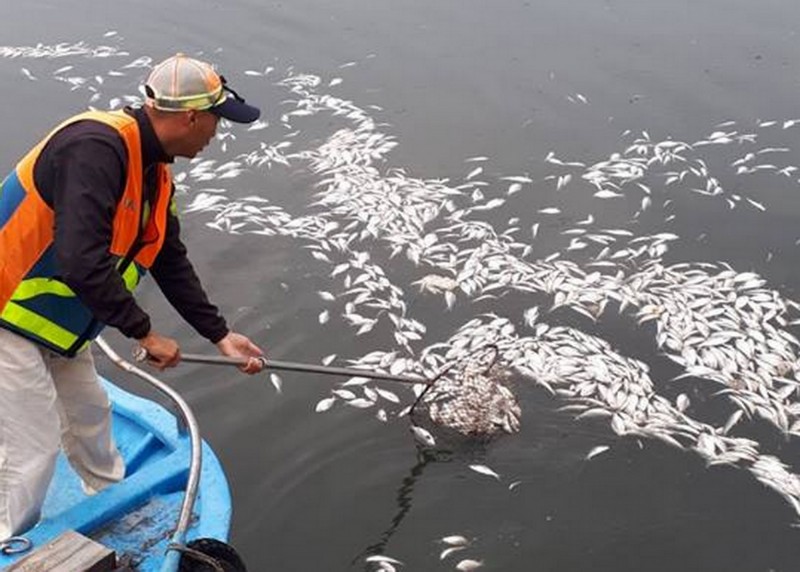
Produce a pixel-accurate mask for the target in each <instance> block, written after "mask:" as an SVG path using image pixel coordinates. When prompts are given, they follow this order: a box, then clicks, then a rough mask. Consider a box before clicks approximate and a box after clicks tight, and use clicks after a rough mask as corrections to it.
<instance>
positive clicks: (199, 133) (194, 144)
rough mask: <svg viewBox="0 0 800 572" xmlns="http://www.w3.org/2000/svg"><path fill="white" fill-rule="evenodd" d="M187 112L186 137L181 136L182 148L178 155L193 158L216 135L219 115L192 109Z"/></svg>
mask: <svg viewBox="0 0 800 572" xmlns="http://www.w3.org/2000/svg"><path fill="white" fill-rule="evenodd" d="M186 113H187V114H188V116H187V122H186V130H185V134H184V137H182V138H181V148H180V150H179V151H178V153H176V155H180V156H181V157H187V158H189V159H192V158H194V157H195V156H196V155H197V154H198V153H199V152H200V151H202V150H203V149H204V148H205V147H206V145H208V143H209V141H211V138H212V137H214V134H215V133H216V132H217V124H218V123H219V117H218V116H217V115H215V114H213V113H211V112H210V111H198V110H190V111H187V112H186Z"/></svg>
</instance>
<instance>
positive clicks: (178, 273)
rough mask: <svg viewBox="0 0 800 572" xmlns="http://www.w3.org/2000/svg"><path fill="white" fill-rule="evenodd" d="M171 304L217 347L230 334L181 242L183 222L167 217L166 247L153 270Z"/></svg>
mask: <svg viewBox="0 0 800 572" xmlns="http://www.w3.org/2000/svg"><path fill="white" fill-rule="evenodd" d="M150 270H151V272H152V274H153V278H154V279H155V281H156V283H157V284H158V287H159V288H160V289H161V291H162V292H163V293H164V296H165V297H166V298H167V300H168V301H169V303H170V304H172V306H173V307H174V308H175V309H176V310H177V311H178V313H179V314H180V315H181V316H182V317H183V319H184V320H186V321H187V322H188V323H189V325H191V326H192V327H193V328H194V329H195V330H196V331H197V333H199V334H200V335H201V336H203V337H204V338H206V339H208V340H209V341H210V342H211V343H214V344H216V343H217V342H219V341H220V340H221V339H222V338H224V337H225V336H226V335H227V334H228V326H227V324H226V323H225V320H224V318H223V317H222V316H221V315H220V312H219V309H217V307H216V306H215V305H213V304H212V303H211V302H209V300H208V296H207V295H206V293H205V290H203V286H202V284H201V283H200V279H199V278H198V276H197V273H196V272H195V270H194V266H192V263H191V262H190V261H189V258H188V256H187V253H186V246H184V244H183V242H182V241H181V238H180V222H179V221H178V217H177V216H175V215H174V214H173V213H170V214H169V215H168V216H167V234H166V237H165V238H164V245H163V246H162V248H161V251H160V252H159V253H158V256H157V257H156V260H155V262H154V263H153V266H152V268H151V269H150Z"/></svg>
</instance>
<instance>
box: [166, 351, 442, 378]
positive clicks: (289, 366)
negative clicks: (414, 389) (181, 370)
mask: <svg viewBox="0 0 800 572" xmlns="http://www.w3.org/2000/svg"><path fill="white" fill-rule="evenodd" d="M258 359H259V360H260V361H261V362H262V363H263V364H264V367H265V368H266V369H277V370H283V371H300V372H303V373H321V374H325V375H342V376H351V377H366V378H369V379H382V380H385V381H397V382H400V383H424V384H429V383H430V381H429V380H427V379H424V378H421V377H412V376H407V375H392V374H389V373H382V372H379V371H370V370H365V369H357V368H354V367H331V366H325V365H314V364H307V363H295V362H291V361H279V360H274V359H267V358H258ZM181 361H185V362H192V363H205V364H211V365H234V366H240V365H245V364H246V363H247V362H248V361H249V358H236V357H227V356H209V355H199V354H181Z"/></svg>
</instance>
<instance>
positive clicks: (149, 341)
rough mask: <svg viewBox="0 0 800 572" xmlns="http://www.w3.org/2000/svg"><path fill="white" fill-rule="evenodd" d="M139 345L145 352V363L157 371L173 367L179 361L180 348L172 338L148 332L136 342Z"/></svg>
mask: <svg viewBox="0 0 800 572" xmlns="http://www.w3.org/2000/svg"><path fill="white" fill-rule="evenodd" d="M138 342H139V345H140V346H142V347H143V348H144V349H145V350H146V351H147V362H148V363H150V364H152V365H153V366H155V367H156V368H158V369H161V370H163V369H166V368H168V367H175V366H176V365H178V363H179V362H180V361H181V348H180V347H179V346H178V342H176V341H175V340H173V339H172V338H167V337H164V336H162V335H160V334H157V333H156V332H154V331H152V330H151V331H150V332H149V333H148V334H147V335H146V336H145V337H143V338H141V339H140V340H138Z"/></svg>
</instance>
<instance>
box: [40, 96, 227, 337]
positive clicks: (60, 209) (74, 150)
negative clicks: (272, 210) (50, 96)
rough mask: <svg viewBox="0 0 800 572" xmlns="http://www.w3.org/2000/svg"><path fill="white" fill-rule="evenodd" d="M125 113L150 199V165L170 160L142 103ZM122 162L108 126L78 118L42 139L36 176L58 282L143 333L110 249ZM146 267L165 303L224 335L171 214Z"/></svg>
mask: <svg viewBox="0 0 800 572" xmlns="http://www.w3.org/2000/svg"><path fill="white" fill-rule="evenodd" d="M126 112H128V113H129V114H131V115H132V116H133V117H135V118H136V121H137V123H138V124H139V130H140V132H141V140H142V164H143V168H144V170H145V177H144V186H145V189H144V195H145V197H150V198H151V199H152V198H153V193H155V192H156V189H157V185H156V181H155V176H156V172H157V169H155V168H154V167H155V165H156V164H157V163H171V162H172V161H173V158H172V157H170V156H168V155H166V153H165V152H164V150H163V148H162V146H161V143H160V142H159V141H158V138H157V137H156V134H155V131H154V130H153V127H152V125H151V123H150V120H149V119H148V117H147V114H146V113H145V112H144V110H143V109H126ZM127 168H128V154H127V151H126V148H125V143H124V142H123V140H122V137H120V135H119V134H118V133H117V131H116V130H115V129H114V128H112V127H110V126H108V125H105V124H101V123H99V122H97V121H79V122H77V123H73V124H71V125H68V126H67V127H65V128H63V129H62V130H60V131H59V132H58V133H56V134H55V135H54V136H53V137H52V138H51V139H50V140H49V141H48V143H47V145H46V146H45V147H44V149H43V150H42V155H41V157H40V158H39V160H38V161H37V163H36V167H35V170H34V180H35V183H36V186H37V188H38V189H39V192H40V194H41V195H42V199H43V200H44V201H45V202H46V203H47V204H48V205H49V206H50V207H51V208H52V209H53V211H54V213H55V234H54V247H55V251H56V258H57V263H58V267H59V270H60V272H61V274H62V276H61V278H62V280H63V281H64V282H65V283H66V284H67V285H68V286H69V287H70V288H71V289H72V290H73V291H74V292H75V294H76V295H77V296H78V297H79V298H80V300H81V301H82V302H83V303H84V304H85V305H86V306H87V307H88V308H89V309H90V310H91V311H92V313H93V314H94V316H95V318H96V319H98V320H99V321H101V322H103V323H104V324H106V325H108V326H113V327H115V328H117V329H119V330H120V331H121V332H122V333H123V334H124V335H125V336H128V337H131V338H142V337H144V336H145V335H147V333H148V332H149V331H150V328H151V324H150V318H149V317H148V315H147V313H146V312H145V311H144V310H142V308H141V307H140V306H139V305H138V304H137V303H136V300H135V299H134V297H133V296H132V295H131V293H130V292H129V291H128V290H127V289H126V288H125V284H124V282H123V280H122V277H121V276H120V274H119V272H118V271H117V270H116V268H115V265H114V259H113V258H112V256H111V255H110V253H109V250H108V249H109V245H110V244H111V234H112V223H113V220H114V213H115V210H116V207H117V204H118V203H119V201H120V198H121V197H122V194H123V191H124V189H125V183H126V173H127ZM150 202H151V204H153V203H154V201H152V200H151V201H150ZM150 272H151V274H152V276H153V278H154V279H155V280H156V283H157V284H158V286H159V288H160V289H161V291H162V292H163V293H164V295H165V296H166V298H167V300H168V301H169V302H170V304H172V306H173V307H174V308H175V309H176V310H177V311H178V313H180V315H181V316H183V318H184V319H185V320H186V321H187V322H188V323H189V324H190V325H191V326H192V327H193V328H194V329H195V330H197V332H198V333H199V334H200V335H202V336H203V337H205V338H207V339H208V340H210V341H211V342H213V343H216V342H218V341H219V340H220V339H222V338H223V337H224V336H225V334H226V333H227V332H228V328H227V326H226V324H225V320H224V319H223V318H222V316H221V315H220V313H219V310H218V309H217V307H216V306H214V305H213V304H211V303H210V302H209V300H208V297H207V296H206V293H205V291H204V290H203V287H202V285H201V284H200V280H199V278H198V277H197V274H196V272H195V271H194V268H193V266H192V264H191V262H190V261H189V259H188V257H187V255H186V247H185V246H184V244H183V242H182V241H181V239H180V223H179V221H178V218H177V216H175V215H174V214H172V213H170V214H169V215H168V217H167V230H166V237H165V240H164V245H163V247H162V249H161V251H160V252H159V254H158V257H157V258H156V260H155V262H154V264H153V266H152V267H151V268H150Z"/></svg>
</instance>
